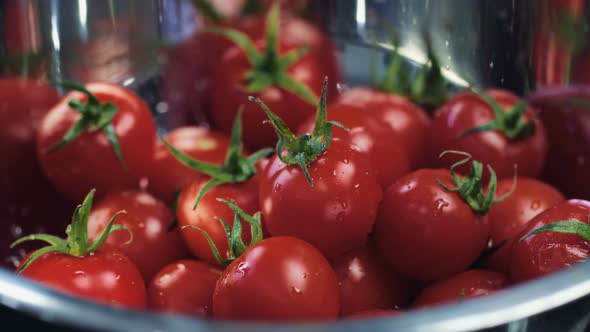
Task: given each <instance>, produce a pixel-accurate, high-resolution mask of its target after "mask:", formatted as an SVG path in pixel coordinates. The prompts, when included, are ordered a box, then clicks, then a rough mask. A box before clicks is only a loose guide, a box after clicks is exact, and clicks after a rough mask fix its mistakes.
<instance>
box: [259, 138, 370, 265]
mask: <svg viewBox="0 0 590 332" xmlns="http://www.w3.org/2000/svg"><path fill="white" fill-rule="evenodd" d="M309 173H310V176H311V179H312V181H313V183H314V186H313V187H310V185H309V183H308V181H307V180H306V177H305V174H304V173H303V172H302V171H301V170H300V169H298V166H296V165H287V164H285V163H283V162H282V161H281V160H280V159H279V158H278V157H277V156H276V155H275V156H274V157H272V159H271V160H270V162H269V164H268V166H267V168H266V170H265V172H264V173H263V175H262V178H261V180H260V192H259V200H260V206H261V208H262V215H263V217H264V222H265V223H266V227H267V229H268V231H269V233H270V234H271V235H272V236H278V235H289V236H295V237H299V238H301V239H303V240H305V241H307V242H309V243H311V244H312V245H314V246H316V247H317V248H318V249H320V251H321V252H322V253H324V254H325V255H326V256H328V257H335V256H337V255H340V254H343V253H345V252H346V251H348V250H350V249H354V248H358V247H360V246H362V245H363V244H364V243H366V242H367V239H368V235H369V233H370V232H371V231H372V229H373V223H374V220H375V217H376V215H377V208H378V205H379V202H380V201H381V189H380V187H379V184H378V183H377V180H376V178H375V175H374V173H373V171H372V169H371V165H370V163H369V162H368V161H367V160H366V158H365V157H364V155H363V154H362V153H360V152H359V151H358V150H357V149H356V148H354V147H352V146H350V145H349V144H346V143H344V142H340V141H338V140H333V141H332V143H331V145H330V147H329V148H328V150H327V151H325V152H324V153H323V154H321V155H320V156H319V158H318V159H317V160H316V161H315V162H314V163H313V164H311V166H310V168H309ZM303 206H304V207H305V208H301V207H303Z"/></svg>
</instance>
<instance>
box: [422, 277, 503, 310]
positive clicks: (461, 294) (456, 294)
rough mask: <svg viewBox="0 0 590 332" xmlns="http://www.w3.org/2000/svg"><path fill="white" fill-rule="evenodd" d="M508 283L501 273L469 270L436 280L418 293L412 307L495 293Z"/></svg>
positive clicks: (457, 300) (458, 300)
mask: <svg viewBox="0 0 590 332" xmlns="http://www.w3.org/2000/svg"><path fill="white" fill-rule="evenodd" d="M507 285H508V281H507V280H506V277H505V276H504V275H503V274H500V273H497V272H492V271H486V270H469V271H465V272H461V273H459V274H457V275H454V276H452V277H450V278H448V279H445V280H441V281H438V282H436V283H434V284H432V285H430V286H428V287H427V288H426V289H424V290H423V291H422V293H420V295H418V298H416V300H415V301H414V304H413V305H412V306H413V307H414V308H420V307H429V306H433V305H440V304H446V303H453V302H454V303H458V302H460V301H462V299H471V298H476V297H481V296H486V295H490V294H492V293H495V292H497V291H499V290H501V289H503V288H505V287H506V286H507Z"/></svg>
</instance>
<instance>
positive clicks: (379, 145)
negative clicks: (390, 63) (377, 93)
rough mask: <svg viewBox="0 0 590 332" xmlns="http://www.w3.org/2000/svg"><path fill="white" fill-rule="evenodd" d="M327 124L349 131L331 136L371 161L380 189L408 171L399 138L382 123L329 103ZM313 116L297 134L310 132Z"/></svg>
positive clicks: (408, 167) (408, 163)
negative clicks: (341, 126) (341, 125)
mask: <svg viewBox="0 0 590 332" xmlns="http://www.w3.org/2000/svg"><path fill="white" fill-rule="evenodd" d="M328 114H329V115H328V118H329V120H330V121H337V122H339V123H341V124H343V125H344V126H346V127H347V128H348V129H349V131H344V130H334V131H333V132H332V137H334V138H339V139H340V140H342V141H343V142H347V143H349V144H352V145H355V146H356V147H357V148H358V149H359V151H361V152H362V153H363V154H365V156H366V157H367V158H368V159H369V160H370V161H371V166H372V167H373V170H374V172H375V176H376V177H377V181H378V182H379V184H380V185H381V187H382V188H387V186H389V185H390V184H391V183H392V182H393V181H395V180H396V179H397V178H399V177H401V176H402V175H405V174H406V173H408V172H409V171H410V161H409V158H408V154H407V152H406V148H405V145H404V143H403V141H402V140H401V138H400V137H399V136H398V135H397V134H396V133H395V132H394V131H392V130H390V129H389V128H388V127H387V126H385V125H384V124H383V123H382V122H379V121H378V120H377V119H376V118H374V117H372V116H370V115H368V112H365V111H364V110H362V109H360V108H359V107H356V106H350V105H345V104H332V105H331V106H330V108H329V109H328ZM314 124H315V116H312V117H310V118H308V119H307V121H305V122H304V123H303V124H302V125H301V126H300V127H299V131H298V134H299V135H302V134H305V133H311V132H312V131H313V127H314Z"/></svg>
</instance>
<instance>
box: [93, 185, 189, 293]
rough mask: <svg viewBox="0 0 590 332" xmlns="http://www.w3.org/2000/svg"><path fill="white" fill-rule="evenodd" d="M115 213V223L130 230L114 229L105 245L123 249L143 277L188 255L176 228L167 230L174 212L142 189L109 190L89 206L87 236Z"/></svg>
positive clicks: (103, 225)
mask: <svg viewBox="0 0 590 332" xmlns="http://www.w3.org/2000/svg"><path fill="white" fill-rule="evenodd" d="M122 210H124V211H126V212H127V213H125V214H121V215H119V216H118V217H117V220H116V221H115V225H123V226H125V227H127V228H128V229H129V231H131V232H132V233H133V240H132V242H130V243H128V241H129V240H130V235H129V232H126V231H118V232H114V233H113V234H111V235H110V236H109V238H108V239H107V241H106V245H107V246H112V247H114V248H116V249H117V250H119V251H121V252H122V253H124V254H125V255H126V256H127V257H129V259H131V261H133V262H134V263H135V265H136V266H137V268H138V269H139V271H141V274H142V275H143V278H144V279H145V280H146V281H149V280H151V279H152V277H153V276H154V275H155V274H156V273H157V272H158V271H159V270H160V269H161V268H162V267H164V266H165V265H166V264H168V263H171V262H173V261H175V260H178V259H181V258H184V257H187V256H188V250H187V248H186V246H185V245H184V243H183V241H182V238H181V236H180V231H179V230H178V228H174V229H171V230H169V227H170V224H172V221H173V219H174V215H173V214H172V212H171V211H170V208H168V207H167V206H166V205H165V204H164V203H162V202H161V201H159V200H158V199H156V198H155V197H153V196H152V195H150V194H148V193H145V192H130V191H128V192H112V193H109V194H107V195H106V196H105V197H104V198H103V199H102V200H100V201H99V202H98V203H97V204H96V205H95V206H94V208H93V209H92V212H91V213H90V217H89V219H88V237H89V238H90V239H91V240H92V239H95V238H97V237H98V236H100V234H101V233H102V232H103V230H104V229H105V227H106V226H107V224H108V222H109V220H110V219H111V217H112V216H113V215H114V214H115V213H117V212H119V211H122Z"/></svg>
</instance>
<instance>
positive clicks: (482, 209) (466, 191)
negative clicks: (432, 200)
mask: <svg viewBox="0 0 590 332" xmlns="http://www.w3.org/2000/svg"><path fill="white" fill-rule="evenodd" d="M446 154H457V155H461V156H465V158H464V159H462V160H459V161H458V162H456V163H454V164H453V165H452V166H451V168H450V169H449V171H450V173H451V177H452V179H453V182H454V184H455V185H456V187H455V188H449V187H448V186H446V185H444V184H443V183H442V182H441V181H440V180H439V179H436V182H437V183H438V184H439V185H440V186H441V187H442V188H443V189H444V190H446V191H449V192H458V193H459V195H460V196H461V198H463V200H464V201H465V202H466V203H467V204H468V205H469V207H471V209H472V210H473V211H474V212H475V213H478V214H480V215H486V214H487V213H488V211H489V210H490V209H491V208H492V206H494V205H496V204H498V203H500V202H502V201H503V200H505V199H506V198H508V197H509V196H510V195H511V194H512V193H513V192H514V190H515V189H516V183H517V177H516V173H515V175H514V182H513V183H512V189H511V190H510V191H509V192H507V193H506V194H504V195H502V196H501V197H500V198H498V199H496V200H494V196H495V195H496V187H497V185H498V180H497V177H496V172H495V171H494V169H493V168H492V167H491V166H490V165H487V168H488V171H489V172H490V181H489V183H488V192H487V193H484V191H483V187H484V186H483V164H482V163H481V162H479V161H477V160H472V157H471V155H470V154H469V153H467V152H463V151H452V150H448V151H444V152H443V153H441V154H440V156H439V157H443V156H444V155H446ZM469 161H471V171H470V172H469V174H467V175H466V176H464V177H463V178H460V177H459V176H458V175H457V173H455V168H457V167H458V166H461V165H463V164H466V163H468V162H469Z"/></svg>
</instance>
